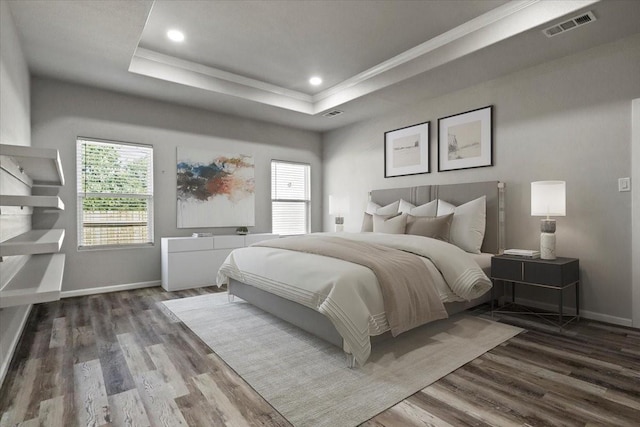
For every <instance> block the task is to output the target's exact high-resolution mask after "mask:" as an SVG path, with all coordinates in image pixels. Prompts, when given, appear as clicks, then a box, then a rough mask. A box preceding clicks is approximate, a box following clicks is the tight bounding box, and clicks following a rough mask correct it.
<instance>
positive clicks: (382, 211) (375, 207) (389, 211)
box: [360, 200, 400, 232]
mask: <svg viewBox="0 0 640 427" xmlns="http://www.w3.org/2000/svg"><path fill="white" fill-rule="evenodd" d="M399 205H400V201H399V200H398V201H397V202H393V203H390V204H388V205H387V206H380V205H379V204H377V203H374V202H368V203H367V210H366V211H365V213H364V217H363V218H362V227H361V229H360V231H363V232H365V231H373V215H384V216H386V217H387V218H390V217H392V216H395V215H397V214H398V206H399Z"/></svg>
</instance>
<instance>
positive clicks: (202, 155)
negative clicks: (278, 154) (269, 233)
mask: <svg viewBox="0 0 640 427" xmlns="http://www.w3.org/2000/svg"><path fill="white" fill-rule="evenodd" d="M177 167H178V175H177V184H178V185H177V196H178V211H177V218H178V228H196V227H240V226H244V227H246V226H254V225H255V170H254V162H253V157H252V156H248V155H244V154H224V153H218V152H215V151H210V150H202V149H195V148H183V147H179V148H178V150H177Z"/></svg>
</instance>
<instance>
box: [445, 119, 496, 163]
mask: <svg viewBox="0 0 640 427" xmlns="http://www.w3.org/2000/svg"><path fill="white" fill-rule="evenodd" d="M492 116H493V106H488V107H482V108H478V109H476V110H471V111H466V112H464V113H460V114H455V115H453V116H448V117H443V118H440V119H438V172H444V171H450V170H458V169H470V168H480V167H485V166H493V123H492Z"/></svg>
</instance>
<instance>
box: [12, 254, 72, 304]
mask: <svg viewBox="0 0 640 427" xmlns="http://www.w3.org/2000/svg"><path fill="white" fill-rule="evenodd" d="M64 259H65V256H64V254H46V255H34V256H32V257H31V258H29V261H27V263H26V264H25V266H24V267H22V269H21V270H20V271H19V272H18V274H16V275H15V276H14V277H13V279H11V281H10V282H9V283H7V285H6V286H5V287H4V288H2V290H0V308H6V307H12V306H16V305H25V304H38V303H41V302H49V301H56V300H59V299H60V291H61V289H62V275H63V272H64Z"/></svg>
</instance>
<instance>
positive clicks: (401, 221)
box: [373, 214, 407, 234]
mask: <svg viewBox="0 0 640 427" xmlns="http://www.w3.org/2000/svg"><path fill="white" fill-rule="evenodd" d="M406 228H407V214H400V215H396V216H392V217H391V218H385V217H384V216H383V215H373V231H374V232H375V233H388V234H404V231H405V229H406Z"/></svg>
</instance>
